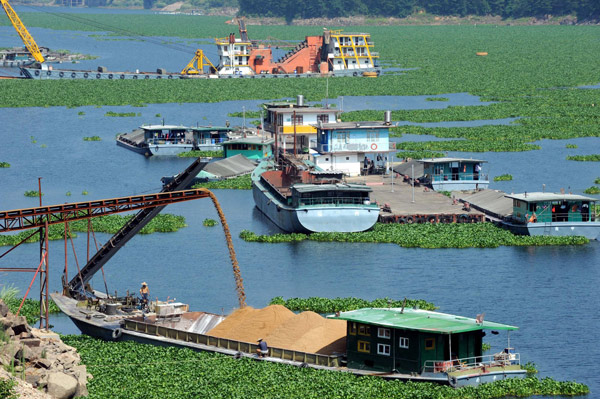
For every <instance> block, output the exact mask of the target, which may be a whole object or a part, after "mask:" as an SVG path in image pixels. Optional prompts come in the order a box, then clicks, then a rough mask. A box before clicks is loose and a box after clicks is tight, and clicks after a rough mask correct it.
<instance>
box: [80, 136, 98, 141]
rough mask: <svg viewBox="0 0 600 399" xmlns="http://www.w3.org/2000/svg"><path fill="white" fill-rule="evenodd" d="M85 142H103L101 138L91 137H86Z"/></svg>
mask: <svg viewBox="0 0 600 399" xmlns="http://www.w3.org/2000/svg"><path fill="white" fill-rule="evenodd" d="M83 141H102V139H101V138H100V136H90V137H84V138H83Z"/></svg>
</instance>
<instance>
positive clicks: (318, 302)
mask: <svg viewBox="0 0 600 399" xmlns="http://www.w3.org/2000/svg"><path fill="white" fill-rule="evenodd" d="M269 305H283V306H285V307H286V308H288V309H289V310H292V311H294V312H298V311H305V310H310V311H312V312H316V313H321V314H326V313H335V312H337V311H340V312H347V311H349V310H356V309H362V308H401V307H402V306H403V305H405V306H406V307H407V308H413V307H418V308H419V309H424V310H435V309H437V307H436V306H435V305H434V304H433V303H431V302H427V301H425V300H423V299H406V302H404V299H400V300H394V299H390V298H378V299H374V300H372V301H367V300H365V299H361V298H353V297H350V298H339V297H338V298H321V297H310V298H290V299H283V297H280V296H277V297H275V298H272V299H271V301H270V302H269Z"/></svg>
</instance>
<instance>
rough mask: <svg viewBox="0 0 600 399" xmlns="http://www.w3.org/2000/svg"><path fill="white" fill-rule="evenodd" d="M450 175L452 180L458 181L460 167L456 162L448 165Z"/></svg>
mask: <svg viewBox="0 0 600 399" xmlns="http://www.w3.org/2000/svg"><path fill="white" fill-rule="evenodd" d="M450 173H452V180H458V174H459V173H460V165H459V164H458V162H451V163H450Z"/></svg>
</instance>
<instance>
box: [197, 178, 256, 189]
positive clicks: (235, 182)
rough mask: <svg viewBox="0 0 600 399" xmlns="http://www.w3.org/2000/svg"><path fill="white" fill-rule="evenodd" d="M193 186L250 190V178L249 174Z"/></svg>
mask: <svg viewBox="0 0 600 399" xmlns="http://www.w3.org/2000/svg"><path fill="white" fill-rule="evenodd" d="M193 188H208V189H211V190H212V189H219V188H223V189H232V190H251V189H252V178H251V177H250V175H244V176H238V177H234V178H231V179H225V180H218V181H210V182H206V183H198V184H195V185H194V186H193Z"/></svg>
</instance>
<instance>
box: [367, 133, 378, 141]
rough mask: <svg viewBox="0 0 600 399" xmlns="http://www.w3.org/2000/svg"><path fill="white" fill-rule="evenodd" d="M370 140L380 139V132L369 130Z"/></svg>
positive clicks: (368, 137) (368, 136) (368, 138)
mask: <svg viewBox="0 0 600 399" xmlns="http://www.w3.org/2000/svg"><path fill="white" fill-rule="evenodd" d="M367 140H368V141H379V132H367Z"/></svg>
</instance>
